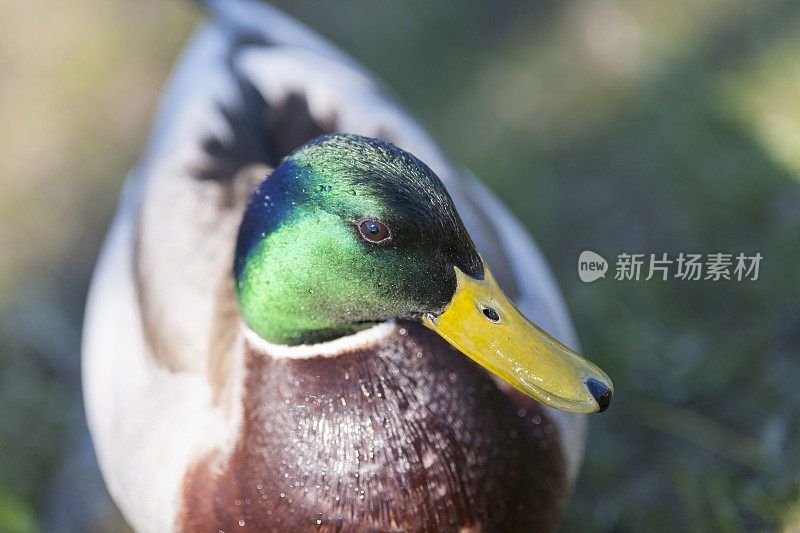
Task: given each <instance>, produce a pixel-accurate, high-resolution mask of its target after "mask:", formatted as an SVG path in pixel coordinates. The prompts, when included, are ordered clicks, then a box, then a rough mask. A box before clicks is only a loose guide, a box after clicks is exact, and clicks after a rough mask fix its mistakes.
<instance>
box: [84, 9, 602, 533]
mask: <svg viewBox="0 0 800 533" xmlns="http://www.w3.org/2000/svg"><path fill="white" fill-rule="evenodd" d="M208 6H209V8H210V9H209V11H210V13H211V14H212V17H211V21H210V22H209V23H207V24H206V25H204V26H203V27H202V28H200V29H199V30H198V31H197V33H196V35H195V36H194V38H193V39H192V42H191V44H190V45H189V46H188V48H187V50H186V51H185V52H184V55H183V58H182V60H181V62H180V64H179V66H178V67H177V69H176V72H175V74H174V77H173V80H172V83H171V86H170V88H169V90H168V92H167V93H166V96H165V100H164V103H163V109H162V111H161V113H160V116H159V118H158V121H157V124H156V127H155V132H154V133H153V136H152V140H151V142H150V144H149V146H148V148H147V151H146V154H145V155H144V157H143V159H142V161H141V163H140V164H139V165H138V166H137V167H136V168H135V169H134V170H133V171H132V172H131V174H130V175H129V177H128V180H127V183H126V185H125V188H124V190H123V193H122V197H121V200H120V205H119V209H118V212H117V215H116V218H115V219H114V222H113V224H112V226H111V229H110V230H109V234H108V236H107V238H106V241H105V244H104V246H103V250H102V253H101V257H100V259H99V261H98V264H97V267H96V271H95V274H94V277H93V280H92V285H91V290H90V294H89V298H88V303H87V310H86V317H85V329H84V334H83V339H84V340H83V383H84V396H85V402H86V413H87V418H88V422H89V427H90V430H91V434H92V438H93V441H94V444H95V448H96V453H97V457H98V460H99V464H100V467H101V470H102V473H103V476H104V479H105V481H106V484H107V486H108V489H109V491H110V493H111V495H112V497H113V498H114V500H115V501H116V503H117V504H118V506H119V508H120V509H121V510H122V512H123V514H124V515H125V517H126V519H127V520H128V521H129V522H130V524H131V525H132V526H133V527H134V528H135V529H136V530H138V531H215V532H216V531H226V532H228V531H233V530H237V529H246V530H267V531H270V530H280V531H294V530H310V529H314V528H318V529H321V530H323V531H352V530H370V531H377V530H415V531H432V530H444V531H447V530H464V531H467V530H468V531H472V530H522V531H533V530H547V529H551V528H553V527H554V526H555V524H557V522H558V519H559V515H560V512H561V508H562V505H563V502H564V500H565V498H566V496H567V494H568V492H569V490H570V487H571V485H572V483H573V482H574V480H575V476H576V473H577V469H578V464H579V462H580V459H581V456H582V453H583V444H584V424H585V418H584V416H585V415H582V414H572V413H566V412H562V410H563V411H571V412H573V413H588V412H595V411H601V410H603V409H605V408H606V407H607V406H608V404H609V402H610V399H611V394H612V385H611V382H610V380H609V379H608V376H606V375H605V374H604V373H603V372H602V371H601V370H599V369H598V368H597V367H595V366H594V365H592V364H591V363H589V362H587V361H586V360H584V359H582V358H581V357H580V356H578V355H577V354H576V353H575V352H573V351H572V350H570V349H569V348H567V346H572V347H574V348H575V347H577V341H576V338H575V335H574V333H573V330H572V327H571V325H570V321H569V318H568V315H567V314H566V311H565V308H564V304H563V302H562V300H561V298H560V296H559V293H558V290H557V288H556V285H555V283H554V281H553V278H552V276H551V274H550V273H549V271H548V268H547V266H546V264H545V262H544V259H543V258H542V256H541V254H540V253H539V251H538V250H537V248H536V246H535V245H534V244H533V241H532V240H531V238H530V237H529V235H528V234H527V232H526V231H525V230H524V229H523V228H522V226H521V225H520V224H519V223H518V222H517V221H516V220H515V219H514V218H513V217H512V216H511V215H510V214H509V212H508V211H507V210H506V208H505V207H503V205H502V204H501V203H500V202H499V201H498V200H497V199H496V198H495V197H494V196H493V195H492V194H491V193H490V192H489V191H488V190H487V189H486V188H485V187H484V186H483V185H481V184H480V183H479V182H478V181H477V180H476V179H475V178H474V177H472V176H471V175H470V174H469V173H468V172H467V171H465V170H463V169H460V168H458V167H456V166H453V165H452V164H450V163H449V162H448V161H447V160H446V158H445V157H444V156H443V155H442V154H441V152H440V151H439V150H438V149H437V147H436V145H435V143H434V142H433V141H432V140H431V139H430V138H429V137H428V135H427V134H426V133H425V132H424V131H423V130H422V129H421V128H420V127H419V126H418V125H417V124H416V122H415V121H414V120H413V119H411V118H410V117H409V116H408V115H407V114H405V113H404V112H403V111H402V110H401V109H400V108H399V107H398V106H397V105H396V104H395V103H394V102H393V101H392V100H391V98H390V97H388V96H387V94H386V92H385V91H384V90H383V89H382V88H381V86H380V85H379V84H377V83H376V82H375V81H374V80H372V79H371V78H370V77H369V75H367V74H366V73H365V72H364V71H363V70H362V69H361V68H359V67H358V65H356V64H355V63H354V62H353V61H352V60H350V59H349V58H347V57H346V56H345V55H344V54H342V53H341V52H340V51H338V50H337V49H335V48H334V47H333V46H331V45H330V44H328V43H327V42H326V41H324V40H323V39H322V38H320V37H319V36H317V35H315V34H314V33H312V32H311V31H310V30H308V29H306V28H304V27H302V26H301V25H299V24H298V23H297V22H294V21H293V20H291V19H290V18H288V17H287V16H285V15H283V14H282V13H280V12H279V11H277V10H275V9H273V8H271V7H269V6H266V5H263V4H260V3H257V2H252V1H248V0H235V1H232V0H226V1H225V2H222V1H219V2H209V3H208ZM412 154H413V155H412ZM462 221H463V222H462ZM479 250H480V252H479ZM490 267H491V269H490ZM501 286H502V287H504V288H505V291H506V292H505V294H504V293H503V291H501V289H500V287H501ZM513 302H515V303H513ZM526 316H527V317H529V318H530V319H532V320H533V322H530V321H529V320H528V319H527V318H526ZM534 323H535V324H537V325H534ZM540 328H541V329H540ZM545 331H547V332H549V333H550V335H552V336H550V335H548V334H547V333H545ZM556 339H558V340H556Z"/></svg>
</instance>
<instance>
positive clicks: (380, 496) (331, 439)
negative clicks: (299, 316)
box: [178, 323, 566, 533]
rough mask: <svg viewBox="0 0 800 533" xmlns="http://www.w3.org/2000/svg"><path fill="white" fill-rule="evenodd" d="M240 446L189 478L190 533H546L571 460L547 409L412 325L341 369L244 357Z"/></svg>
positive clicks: (349, 357)
mask: <svg viewBox="0 0 800 533" xmlns="http://www.w3.org/2000/svg"><path fill="white" fill-rule="evenodd" d="M242 402H243V416H244V418H243V423H242V427H241V432H240V438H239V440H238V442H237V443H236V445H235V447H234V449H233V450H232V451H230V452H224V453H223V452H215V453H212V454H211V455H209V456H207V457H206V458H204V459H203V460H202V461H200V462H199V463H198V464H196V465H195V467H194V468H193V469H192V470H191V471H190V472H189V473H188V474H187V476H186V479H185V488H184V502H183V503H184V508H183V510H182V513H181V514H180V517H179V524H178V526H179V528H180V529H182V530H183V531H212V532H215V533H216V532H218V531H224V532H232V531H242V530H245V531H314V530H319V531H391V530H404V531H451V530H452V531H458V530H460V529H463V528H472V529H475V530H488V531H497V530H500V531H540V530H548V529H552V528H553V527H554V526H555V524H556V523H557V521H558V516H559V513H560V508H561V503H562V500H563V498H564V492H565V486H566V477H565V476H566V474H565V466H564V458H563V455H562V453H561V449H560V443H559V439H558V435H557V432H556V429H555V426H554V424H553V422H552V421H551V420H549V419H548V418H547V417H546V415H545V413H544V411H543V410H542V409H541V407H540V406H539V404H537V403H535V402H533V401H532V400H528V399H527V398H525V399H523V398H518V397H516V396H515V398H514V399H511V398H509V397H508V396H506V395H505V394H504V393H503V392H501V391H500V390H499V389H498V387H497V386H496V384H495V383H494V382H493V381H492V379H491V378H489V377H488V375H487V373H486V372H484V371H483V370H482V369H481V368H480V367H478V366H477V365H476V364H474V363H472V362H471V361H470V360H469V359H467V358H466V357H465V356H463V355H461V354H460V353H458V352H456V351H455V350H453V349H452V348H451V347H450V346H449V345H448V344H447V343H446V342H445V341H443V340H442V339H441V338H439V337H438V336H436V335H435V334H433V333H431V332H429V331H428V330H426V329H425V328H423V327H421V326H418V325H416V324H413V323H401V324H399V325H398V326H397V330H396V332H395V333H394V334H391V335H389V336H387V337H386V338H384V339H383V340H382V341H378V342H377V343H376V344H375V345H373V346H369V347H365V348H362V349H358V350H354V351H352V352H349V353H346V354H341V355H338V356H336V357H329V358H323V357H316V358H310V359H273V358H271V357H269V356H268V355H265V354H262V353H257V352H255V351H254V350H252V349H249V352H248V354H247V362H246V378H245V385H244V395H243V398H242Z"/></svg>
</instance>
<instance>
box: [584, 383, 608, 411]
mask: <svg viewBox="0 0 800 533" xmlns="http://www.w3.org/2000/svg"><path fill="white" fill-rule="evenodd" d="M586 387H587V388H588V389H589V392H591V393H592V396H593V397H594V399H595V401H597V405H599V406H600V410H599V411H598V413H602V412H603V411H605V410H606V409H608V406H609V405H611V395H612V393H611V388H610V387H609V386H608V385H606V384H605V383H603V382H601V381H597V380H596V379H594V378H589V379H587V380H586Z"/></svg>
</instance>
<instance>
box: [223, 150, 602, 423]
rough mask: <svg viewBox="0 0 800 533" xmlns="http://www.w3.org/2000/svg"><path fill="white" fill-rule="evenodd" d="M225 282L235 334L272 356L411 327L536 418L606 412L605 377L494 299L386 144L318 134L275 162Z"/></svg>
mask: <svg viewBox="0 0 800 533" xmlns="http://www.w3.org/2000/svg"><path fill="white" fill-rule="evenodd" d="M234 277H235V283H236V295H237V298H238V301H239V308H240V310H241V313H242V316H243V318H244V321H245V323H246V324H247V326H248V327H249V328H250V329H251V330H253V331H254V332H255V333H257V334H258V335H259V336H260V337H262V338H263V339H265V340H267V341H269V342H272V343H274V344H287V345H296V344H305V343H313V342H321V341H325V340H329V339H333V338H336V337H341V336H343V335H347V334H350V333H354V332H356V331H358V330H361V329H363V328H365V327H368V326H370V325H372V324H375V323H376V322H381V321H384V320H388V319H393V318H394V319H411V320H418V321H420V322H422V323H423V324H424V325H426V326H427V327H429V328H430V329H432V330H434V331H436V332H437V333H438V334H439V335H441V336H442V337H443V338H444V339H446V340H447V341H448V342H450V344H452V345H453V346H455V347H456V348H458V349H459V350H460V351H461V352H463V353H464V354H466V355H467V356H469V357H471V358H472V359H474V360H475V361H477V362H478V363H480V364H481V365H483V366H485V367H486V368H487V369H489V370H490V371H491V372H493V373H495V374H496V375H498V376H499V377H501V378H502V379H504V380H506V381H507V382H508V383H509V384H511V385H513V386H514V387H517V388H518V389H520V390H521V391H523V392H525V393H526V394H529V395H531V396H533V397H534V398H536V399H538V400H540V401H543V402H544V403H547V404H548V405H551V406H553V407H557V408H559V409H564V410H568V411H577V412H591V411H598V410H603V409H605V408H606V407H607V406H608V404H609V402H610V400H611V394H612V388H611V385H610V383H611V382H610V381H609V379H608V376H606V375H605V374H604V373H603V372H602V371H601V370H600V369H598V368H597V367H595V366H594V365H592V364H591V363H589V362H588V361H586V360H585V359H583V358H581V357H580V356H579V355H577V354H576V353H574V352H572V351H571V350H569V349H568V348H566V347H565V346H563V345H562V344H561V343H559V342H558V341H557V340H555V339H553V338H552V337H550V336H549V335H547V333H545V332H544V331H542V330H541V329H539V328H538V327H537V326H536V325H534V324H533V323H531V322H530V321H529V320H527V319H526V318H525V317H524V316H523V315H522V313H520V312H519V310H518V309H517V308H516V306H515V305H514V304H513V302H511V301H510V300H509V299H508V298H507V297H506V296H505V295H504V294H503V292H502V291H501V290H500V287H499V286H498V285H497V283H496V281H495V280H494V277H493V276H492V274H491V272H490V271H489V269H488V267H487V266H486V264H485V263H484V262H483V259H482V258H481V256H480V255H479V254H478V251H477V250H476V249H475V246H474V244H473V243H472V240H471V239H470V238H469V235H468V234H467V231H466V229H465V228H464V224H463V223H462V222H461V219H460V218H459V216H458V213H456V209H455V206H454V205H453V201H452V200H451V199H450V196H449V195H448V194H447V191H445V189H444V186H443V185H442V183H441V182H440V181H439V178H437V177H436V175H435V174H434V173H433V172H432V171H431V169H429V168H428V167H427V166H426V165H425V164H424V163H422V162H421V161H419V160H418V159H417V158H415V157H414V156H412V155H411V154H409V153H407V152H404V151H403V150H401V149H399V148H397V147H396V146H394V145H392V144H390V143H387V142H382V141H378V140H376V139H369V138H366V137H359V136H356V135H328V136H324V137H319V138H317V139H315V140H313V141H311V142H309V143H308V144H305V145H304V146H302V147H300V148H298V149H297V151H295V152H294V153H293V154H292V155H290V156H289V157H287V158H286V159H285V160H284V161H283V162H282V163H281V164H280V165H279V166H278V168H276V169H275V171H274V172H273V173H272V174H271V175H270V176H269V177H267V179H266V180H264V182H263V183H261V185H260V186H259V187H258V189H256V191H255V192H254V193H253V196H252V198H251V199H250V203H249V205H248V206H247V211H246V212H245V215H244V219H243V221H242V225H241V228H240V230H239V237H238V240H237V243H236V260H235V263H234Z"/></svg>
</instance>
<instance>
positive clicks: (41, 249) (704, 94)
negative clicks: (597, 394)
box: [0, 0, 800, 531]
mask: <svg viewBox="0 0 800 533" xmlns="http://www.w3.org/2000/svg"><path fill="white" fill-rule="evenodd" d="M278 5H279V6H281V7H282V8H284V9H285V10H287V11H288V12H289V13H291V14H293V15H294V16H295V17H297V18H298V19H300V20H302V21H304V22H306V23H308V24H310V25H311V26H312V27H314V28H316V29H317V30H318V31H320V33H322V34H323V35H325V36H327V37H329V38H330V39H331V40H332V41H334V42H335V43H337V44H339V45H340V46H342V47H343V48H344V49H345V50H347V51H348V52H350V53H351V54H352V55H353V56H354V57H355V58H356V59H358V60H359V61H361V62H363V63H364V64H365V65H367V66H368V67H369V68H370V69H372V70H373V71H374V72H376V73H377V74H378V76H379V77H381V78H382V79H383V80H384V81H385V82H386V83H387V85H388V86H390V87H391V88H393V89H394V91H395V92H396V93H397V95H398V97H399V99H400V100H401V101H403V102H404V103H405V104H406V105H407V107H408V108H409V109H410V110H411V111H412V112H413V113H415V114H416V115H417V116H418V117H419V118H420V119H421V120H422V121H423V123H425V124H426V126H427V127H428V128H429V129H430V130H431V132H432V133H433V135H434V137H435V138H436V139H437V140H439V141H440V142H441V144H442V146H443V147H444V148H445V149H446V151H447V152H448V153H449V154H450V155H451V157H452V159H454V160H455V161H458V162H460V163H463V164H465V165H466V166H468V167H470V168H471V169H472V170H474V171H475V172H476V173H477V174H478V175H479V176H481V177H482V179H483V180H484V181H486V182H487V183H488V184H489V185H490V186H491V187H492V188H493V189H494V190H495V191H497V192H498V193H499V194H500V195H501V196H502V197H503V198H504V199H505V201H506V202H507V203H508V204H509V205H510V206H511V208H512V209H513V210H514V212H515V213H517V215H518V216H519V217H520V218H521V219H522V220H523V221H524V222H525V223H526V225H527V226H528V227H529V228H531V230H532V232H533V234H534V235H535V236H536V238H537V239H538V240H539V242H540V244H541V245H542V247H543V249H544V251H545V253H546V255H547V257H548V258H549V259H550V261H551V264H552V266H553V268H554V270H555V274H556V277H557V279H558V281H559V284H560V285H561V287H562V289H563V290H564V293H565V296H566V298H567V300H568V303H569V306H570V310H571V312H572V314H573V318H574V319H575V322H576V325H577V329H578V331H579V334H580V336H581V339H582V342H583V347H584V352H585V353H586V354H587V355H588V356H590V357H591V358H592V359H593V360H594V361H596V362H597V363H598V364H599V365H600V366H601V367H603V368H604V369H606V370H607V371H608V372H609V374H610V375H611V376H612V377H613V379H614V382H615V385H616V387H617V395H616V398H615V403H614V406H613V408H612V409H610V410H609V411H608V412H607V413H605V414H603V415H600V416H595V417H593V418H592V422H591V423H592V427H591V435H590V441H589V444H588V451H587V456H586V463H585V466H584V469H583V471H582V474H581V479H580V480H579V482H578V486H577V489H576V493H575V495H574V497H573V499H572V500H571V502H570V504H569V507H568V509H567V511H566V517H565V522H564V525H563V528H562V529H563V530H564V531H577V530H587V529H588V530H592V531H612V530H613V531H648V530H664V529H675V530H691V531H751V530H764V529H770V530H774V529H779V528H781V527H785V528H787V530H788V529H789V528H791V527H792V526H794V527H795V528H797V527H800V511H799V509H800V457H799V456H798V453H797V451H798V449H800V391H798V386H797V384H798V383H799V382H800V359H799V358H798V355H800V300H799V299H798V296H800V269H799V268H798V265H800V244H798V243H800V207H799V206H800V183H798V178H799V177H800V156H798V154H800V98H798V92H799V91H800V59H798V58H800V39H799V38H798V35H800V4H797V3H795V2H789V1H762V2H758V3H756V2H748V1H746V0H715V1H709V2H702V3H700V2H690V1H689V0H678V1H675V2H669V3H658V2H652V1H645V0H617V1H614V0H590V1H585V2H555V1H540V2H535V3H523V2H509V3H504V4H502V6H498V5H495V4H490V3H488V2H478V1H476V0H466V1H461V2H455V1H454V0H449V1H445V2H438V3H423V2H418V1H415V2H411V1H409V2H403V3H398V2H377V3H371V4H368V5H366V4H363V3H360V2H355V1H354V0H349V1H342V2H337V3H318V2H311V1H310V0H297V1H293V2H288V1H281V2H278ZM0 12H2V13H3V14H4V15H3V17H0V35H3V39H2V40H0V71H2V72H3V73H4V77H3V78H1V79H0V121H2V123H3V124H11V125H12V126H13V127H5V128H2V129H0V187H2V195H0V245H2V246H3V249H4V251H5V252H4V254H3V255H2V256H0V297H2V299H1V300H0V301H1V302H2V310H1V312H0V332H2V336H0V383H2V387H1V388H0V410H1V411H2V413H3V424H2V426H0V449H2V450H3V455H2V456H0V487H5V489H4V490H2V491H0V521H1V520H2V513H4V512H5V513H8V512H9V511H8V509H12V511H13V510H14V509H16V510H17V511H16V514H15V515H14V516H18V517H19V518H18V520H20V521H21V522H20V523H22V524H25V523H29V522H25V520H28V518H26V517H29V516H34V514H35V513H38V512H40V511H41V509H42V505H43V502H44V499H43V498H44V495H45V493H46V487H47V480H48V479H49V477H50V476H51V475H52V473H53V471H54V469H55V465H56V462H57V460H58V457H59V454H60V453H61V451H62V449H63V445H64V442H65V439H67V436H68V434H69V432H70V429H69V428H70V427H71V425H72V424H73V423H74V421H75V419H77V418H79V416H80V412H79V409H78V408H77V407H75V406H76V403H75V402H76V398H77V375H78V374H77V364H78V363H77V347H78V326H79V323H80V313H81V306H82V299H83V294H84V290H85V287H86V284H87V279H88V275H89V272H90V268H91V263H92V261H93V258H94V254H95V253H96V250H97V248H98V246H99V239H100V236H101V234H102V231H103V228H104V227H105V225H106V224H107V222H108V220H109V218H110V216H111V213H112V211H113V206H114V199H115V195H116V193H117V191H118V189H119V186H120V184H121V181H122V179H123V176H124V174H125V172H126V170H127V169H128V168H130V166H131V165H132V164H133V163H134V161H135V159H136V156H137V154H138V153H139V152H140V150H141V148H142V144H143V142H144V139H145V138H146V134H147V129H148V126H149V123H150V117H151V116H152V113H153V110H154V102H155V97H156V94H157V91H158V89H159V88H160V87H161V86H162V84H163V83H164V80H165V77H166V75H167V73H168V71H169V68H170V65H171V63H172V61H173V60H174V57H175V55H176V54H177V51H178V50H179V48H180V46H181V45H182V43H183V41H184V40H185V38H186V36H187V34H188V32H189V30H190V28H191V27H192V25H193V23H194V22H195V21H196V20H197V19H198V17H197V13H196V11H195V10H194V6H192V5H190V4H188V3H187V4H185V3H175V2H173V3H169V4H163V3H157V2H154V1H148V2H144V3H131V2H129V3H125V2H121V1H112V2H106V3H103V4H102V5H98V4H95V3H89V2H88V1H87V0H80V1H78V2H77V3H71V4H70V5H69V6H66V5H65V6H61V5H58V4H55V5H53V4H46V3H45V2H44V1H43V0H37V1H36V2H33V3H26V4H19V3H16V4H12V3H11V2H9V1H5V2H3V1H2V0H0ZM423 58H424V59H423ZM584 249H591V250H595V251H597V252H599V253H600V254H602V255H604V256H605V257H606V258H607V259H611V260H613V258H614V257H615V256H616V255H617V254H618V253H621V252H643V253H661V252H669V253H671V254H675V253H677V252H681V251H682V252H702V253H710V252H716V251H726V252H733V253H737V252H745V253H754V252H760V253H761V254H762V255H763V256H764V261H763V263H762V270H761V275H760V278H759V280H758V281H755V282H749V283H745V282H742V283H738V282H718V283H713V282H677V281H668V282H661V281H652V282H644V281H640V282H618V281H614V280H612V279H610V278H607V279H605V280H600V281H597V282H595V283H593V284H582V283H581V282H580V281H579V280H578V278H577V275H576V262H577V257H578V254H579V253H580V252H581V251H582V250H584ZM22 530H25V529H24V526H23V529H22ZM795 530H796V529H795Z"/></svg>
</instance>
